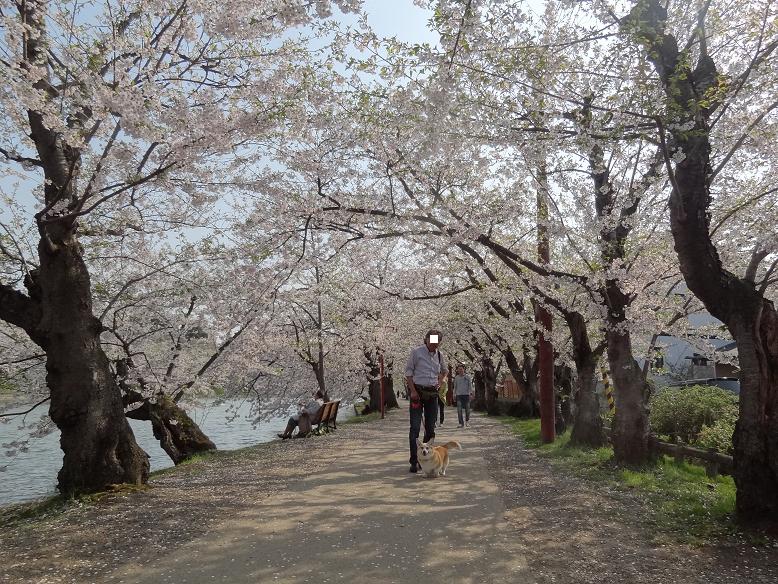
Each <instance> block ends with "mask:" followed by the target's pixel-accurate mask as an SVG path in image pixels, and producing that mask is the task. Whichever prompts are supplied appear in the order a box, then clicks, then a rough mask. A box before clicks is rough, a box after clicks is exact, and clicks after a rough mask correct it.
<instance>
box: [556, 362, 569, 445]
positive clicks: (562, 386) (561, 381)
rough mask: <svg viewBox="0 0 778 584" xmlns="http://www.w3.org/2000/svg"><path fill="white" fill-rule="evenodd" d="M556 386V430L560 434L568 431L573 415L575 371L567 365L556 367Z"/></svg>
mask: <svg viewBox="0 0 778 584" xmlns="http://www.w3.org/2000/svg"><path fill="white" fill-rule="evenodd" d="M554 387H555V388H556V391H555V392H554V408H555V413H554V430H555V431H556V435H557V436H559V435H561V434H564V433H565V432H566V431H567V426H568V424H569V423H570V422H571V419H570V418H571V416H572V413H571V398H572V397H573V396H572V394H573V372H572V371H571V370H570V368H569V367H568V366H567V365H557V366H555V367H554Z"/></svg>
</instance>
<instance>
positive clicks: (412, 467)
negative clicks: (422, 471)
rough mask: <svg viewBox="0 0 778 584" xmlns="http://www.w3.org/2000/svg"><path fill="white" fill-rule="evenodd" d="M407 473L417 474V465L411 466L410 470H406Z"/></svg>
mask: <svg viewBox="0 0 778 584" xmlns="http://www.w3.org/2000/svg"><path fill="white" fill-rule="evenodd" d="M408 472H413V473H416V472H419V465H418V464H412V465H411V468H409V469H408Z"/></svg>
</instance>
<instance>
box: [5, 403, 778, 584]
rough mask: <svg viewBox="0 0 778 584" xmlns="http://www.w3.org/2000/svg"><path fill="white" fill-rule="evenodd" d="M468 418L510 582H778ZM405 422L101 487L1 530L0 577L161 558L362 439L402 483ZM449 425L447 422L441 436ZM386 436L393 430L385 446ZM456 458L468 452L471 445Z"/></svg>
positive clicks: (356, 451) (770, 569)
mask: <svg viewBox="0 0 778 584" xmlns="http://www.w3.org/2000/svg"><path fill="white" fill-rule="evenodd" d="M474 422H475V423H474V427H473V428H472V429H471V430H470V432H471V433H470V434H469V438H468V440H476V441H477V442H476V446H477V448H476V449H475V450H476V454H475V455H476V456H478V457H479V461H480V462H479V463H478V464H479V469H480V468H481V466H482V467H483V473H482V474H484V475H486V476H483V477H480V478H481V479H483V480H484V481H485V482H484V488H485V489H491V488H492V486H493V487H494V489H495V492H496V493H497V498H498V500H499V504H500V508H499V509H498V511H499V513H500V515H501V517H500V521H501V525H500V526H499V527H500V529H499V530H500V533H502V534H503V535H504V536H505V540H504V541H502V540H501V543H500V548H501V549H500V553H501V554H503V555H505V556H510V557H513V558H515V559H516V560H517V561H520V563H521V564H522V565H523V566H525V568H526V569H525V570H523V572H522V577H521V581H522V582H537V583H552V582H554V583H560V582H561V583H570V584H572V583H582V582H584V583H586V582H611V581H614V582H615V581H623V582H635V583H642V582H646V583H647V582H652V583H660V584H671V583H675V582H678V583H681V582H683V583H697V582H699V583H703V582H705V583H719V582H720V583H725V582H737V583H743V584H746V583H748V584H751V583H753V584H768V583H769V584H775V583H776V582H778V548H774V547H759V548H754V547H751V546H748V545H745V544H737V543H735V544H730V545H727V546H707V547H691V546H687V545H682V544H664V545H657V544H656V543H654V540H653V538H652V536H651V533H649V532H648V531H647V530H645V529H643V528H641V527H640V526H641V525H642V524H645V515H644V511H643V508H642V504H641V501H640V500H639V498H637V497H630V496H629V495H624V494H623V493H610V492H601V491H600V490H598V489H597V487H596V486H594V485H592V484H589V483H587V482H586V481H582V480H580V479H573V478H570V477H566V476H564V475H563V474H561V473H560V472H558V471H556V470H555V469H553V468H552V467H551V466H550V465H549V464H548V462H547V461H545V460H543V459H540V458H537V457H536V456H535V455H534V453H532V452H531V451H528V450H525V449H523V448H522V447H521V444H520V441H519V440H518V439H517V438H516V437H515V436H512V435H511V434H510V433H509V432H508V430H507V429H506V428H505V427H504V426H503V425H502V424H500V423H498V422H496V421H494V420H490V419H488V418H483V417H478V418H476V419H475V420H474ZM405 428H407V412H406V411H405V410H404V409H403V410H401V411H394V412H391V413H390V415H388V417H387V419H386V420H384V421H377V422H372V423H368V424H354V425H343V426H341V427H340V428H339V429H338V431H337V432H334V433H331V434H328V435H326V436H322V437H316V438H312V439H307V440H291V441H285V442H281V441H274V442H271V443H268V444H264V445H260V446H259V447H255V448H251V449H246V450H244V451H240V452H238V453H235V454H229V455H222V456H219V457H216V458H214V459H211V460H209V461H208V462H207V463H195V464H192V465H188V466H184V467H179V468H177V469H175V471H172V472H168V473H165V474H162V475H160V476H157V477H155V478H154V479H153V480H152V481H151V482H150V486H151V488H150V489H149V490H147V491H145V492H140V493H130V494H110V495H105V496H104V497H102V498H101V499H100V500H99V501H98V502H96V503H92V504H88V505H80V506H79V505H73V506H70V507H69V508H67V509H66V510H65V511H64V512H57V513H55V514H52V515H51V516H50V517H47V518H43V519H38V520H36V521H34V522H26V523H22V524H17V525H13V526H2V531H1V532H0V546H1V547H0V549H1V550H2V551H0V582H12V583H16V582H19V583H22V582H23V583H25V584H28V583H33V582H35V583H40V584H44V583H47V584H48V583H70V582H73V583H85V582H116V581H117V580H116V578H115V574H119V573H125V572H127V571H128V570H130V571H131V570H132V569H133V567H137V566H154V565H155V564H157V563H163V562H164V561H165V559H167V558H170V557H174V556H176V554H180V553H181V550H184V549H189V548H187V546H190V547H191V546H197V545H199V544H198V542H207V541H208V540H209V538H211V539H213V538H214V537H215V536H216V535H217V534H219V533H220V532H222V531H223V530H224V529H225V525H230V524H231V523H233V524H236V525H237V524H238V523H239V522H240V521H241V518H244V519H245V517H247V516H250V515H251V514H256V513H257V510H258V509H261V508H262V506H263V505H264V506H265V508H267V509H271V508H272V505H271V503H273V502H274V501H283V500H284V497H285V496H286V494H287V493H290V492H293V493H301V492H304V491H305V490H307V489H308V488H309V485H311V484H319V483H322V484H324V483H325V482H326V483H327V484H329V485H330V486H332V482H333V481H334V480H337V476H338V471H339V469H342V468H347V467H348V464H349V461H353V460H358V459H359V456H360V455H361V454H360V453H364V449H365V446H366V445H371V444H375V445H381V446H382V448H384V449H387V448H388V449H389V451H390V452H393V454H392V459H393V462H392V467H391V468H390V469H389V470H388V471H387V469H386V468H383V469H381V468H380V467H381V459H380V458H379V460H378V461H376V462H377V464H376V463H372V465H370V466H369V467H365V468H366V469H368V471H370V472H374V473H375V478H374V479H371V480H379V481H381V483H382V484H383V483H387V481H386V476H390V477H393V480H394V478H396V479H397V480H398V481H399V480H400V479H402V481H407V480H408V478H409V477H412V475H408V473H407V472H406V471H407V468H406V466H407V465H406V464H405V462H404V461H405V459H406V457H407V453H406V448H407V447H406V443H405V441H404V440H402V436H403V434H404V432H406V430H405ZM455 433H456V430H455V429H450V428H448V427H446V428H445V431H444V432H441V437H442V438H446V439H448V438H449V437H454V436H455ZM387 436H391V437H392V439H391V442H389V443H387V440H386V438H387ZM397 442H400V443H399V444H398V443H397ZM463 443H464V440H463ZM376 452H378V451H376ZM457 454H458V453H455V454H454V455H453V456H454V458H453V461H452V471H453V472H452V473H449V474H450V475H451V476H452V477H453V478H448V479H440V481H441V482H440V483H438V482H437V481H429V482H419V483H417V484H418V485H420V488H421V487H424V488H426V485H428V484H433V485H436V486H437V485H438V484H440V488H445V486H444V485H446V483H444V482H443V481H444V480H450V481H456V480H457V478H456V477H457V474H456V470H457V467H456V463H457V461H456V458H455V457H456V456H457ZM463 455H464V453H463ZM467 455H468V456H474V454H473V453H472V449H470V450H469V451H468V453H467ZM381 456H384V455H383V454H381ZM355 457H356V458H355ZM465 460H467V459H466V458H463V459H462V461H465ZM470 460H471V461H472V460H474V459H470ZM397 461H400V464H398V463H397ZM462 461H460V462H461V463H462ZM344 465H345V466H344ZM379 470H380V473H379ZM387 472H388V473H389V474H387ZM381 473H383V474H381ZM462 474H464V473H462ZM382 477H383V478H382ZM412 478H416V477H412ZM324 479H327V480H326V481H325V480H324ZM419 480H421V481H424V480H423V479H419ZM398 484H399V483H398ZM448 484H450V485H453V484H455V483H454V482H452V483H448ZM403 485H407V483H406V482H403ZM359 488H360V489H369V488H370V487H369V485H367V486H365V485H362V486H360V487H359ZM332 492H337V489H336V490H335V491H332ZM413 492H415V487H414V490H413V491H411V494H413ZM328 493H330V494H331V492H330V491H328ZM346 495H347V492H346V491H345V490H344V493H343V496H344V497H345V496H346ZM352 495H353V493H352ZM484 500H485V501H486V499H484ZM344 501H345V499H344ZM416 502H417V503H418V500H417V501H416ZM429 503H430V502H427V503H425V505H426V506H424V507H417V508H418V510H419V512H421V511H422V510H423V511H425V512H430V511H434V510H435V506H434V505H430V504H429ZM335 504H337V502H335ZM362 509H363V510H364V511H363V513H364V515H365V516H367V515H368V514H369V513H370V512H371V510H370V508H369V506H366V505H365V506H363V507H362ZM352 511H353V510H352ZM354 512H356V511H354ZM491 512H492V511H490V513H491ZM373 519H375V518H373ZM390 519H391V518H390V516H389V515H387V521H388V520H390ZM258 520H259V521H261V520H262V518H261V517H259V518H258ZM371 520H372V519H371ZM376 521H378V520H376ZM392 521H394V520H392ZM371 525H372V524H371ZM372 533H374V534H376V535H375V537H376V538H377V541H376V544H377V543H378V542H380V541H383V540H382V539H381V534H382V529H381V526H379V525H375V526H373V528H372ZM384 534H385V533H384ZM443 537H446V536H445V534H444V535H443ZM473 537H477V536H476V535H475V534H474V535H473ZM368 543H369V542H368ZM368 547H369V546H368ZM396 561H398V562H403V561H406V560H404V559H403V558H398V559H397V560H396ZM441 573H443V572H441ZM458 575H459V576H458V577H457V576H456V575H455V576H454V577H453V578H451V577H449V580H448V581H451V582H467V581H469V578H470V577H471V575H470V574H466V573H465V572H463V571H460V572H459V573H458ZM475 575H477V574H475ZM190 581H191V580H190ZM195 581H197V580H195ZM203 581H213V580H212V579H210V580H203ZM257 581H259V580H257ZM278 581H283V578H282V579H281V580H278ZM297 581H305V580H304V579H303V580H297ZM333 581H339V580H338V579H337V578H335V579H334V580H333ZM344 581H345V580H344ZM352 581H353V580H352ZM399 581H403V580H402V579H401V580H399ZM480 581H481V582H488V581H490V580H487V579H482V580H480ZM491 581H496V580H491Z"/></svg>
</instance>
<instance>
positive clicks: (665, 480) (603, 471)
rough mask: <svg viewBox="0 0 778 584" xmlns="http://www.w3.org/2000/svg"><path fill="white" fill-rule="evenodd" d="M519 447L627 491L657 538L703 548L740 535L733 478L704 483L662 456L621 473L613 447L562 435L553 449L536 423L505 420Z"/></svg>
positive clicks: (699, 471) (697, 471) (698, 473)
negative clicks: (639, 502) (577, 443)
mask: <svg viewBox="0 0 778 584" xmlns="http://www.w3.org/2000/svg"><path fill="white" fill-rule="evenodd" d="M501 420H502V421H503V422H504V423H505V424H506V425H508V426H509V427H510V428H511V430H512V431H513V432H515V433H516V434H518V435H520V436H521V437H522V439H523V441H524V444H525V445H526V446H527V447H529V448H532V449H534V450H536V452H537V453H538V454H539V455H540V456H543V457H545V458H548V459H549V460H550V461H551V462H552V464H554V466H556V467H559V468H562V469H564V470H565V471H567V472H569V473H570V474H573V475H575V476H581V477H585V478H587V479H589V480H592V481H595V482H598V483H601V484H604V485H607V486H608V487H609V488H611V489H614V490H616V491H617V492H618V491H621V492H631V493H633V494H634V495H637V496H639V497H640V498H641V499H643V501H644V502H645V505H644V511H645V514H646V517H645V519H644V521H643V522H644V524H645V525H646V526H647V527H649V528H652V529H653V531H654V535H655V537H656V538H657V539H659V540H662V539H666V538H669V539H671V540H680V541H684V542H687V543H705V542H709V541H713V540H716V539H719V538H721V537H723V536H727V535H734V534H736V533H739V529H738V526H737V525H736V524H735V522H734V513H735V483H734V481H733V480H732V477H728V476H719V477H716V478H709V477H707V476H706V475H705V469H704V468H703V467H701V466H698V465H694V464H689V463H685V462H684V463H681V464H678V463H676V462H675V461H674V460H673V459H672V458H671V457H669V456H662V457H661V458H660V460H658V461H657V464H656V465H654V466H649V467H645V468H638V469H625V468H622V467H619V466H617V465H616V464H615V462H614V461H613V448H611V447H610V446H609V447H605V448H596V449H586V448H578V447H573V446H570V445H569V440H570V433H569V432H567V433H565V434H564V435H562V436H561V437H559V438H558V439H557V440H556V441H555V442H554V443H552V444H543V443H542V441H541V439H540V420H525V419H516V418H508V417H504V418H501Z"/></svg>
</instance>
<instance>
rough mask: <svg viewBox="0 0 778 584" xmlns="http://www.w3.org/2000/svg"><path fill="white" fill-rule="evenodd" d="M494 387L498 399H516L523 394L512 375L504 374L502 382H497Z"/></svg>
mask: <svg viewBox="0 0 778 584" xmlns="http://www.w3.org/2000/svg"><path fill="white" fill-rule="evenodd" d="M496 389H497V398H498V399H512V400H517V401H518V400H520V399H521V396H522V395H523V394H524V392H523V391H521V388H520V387H519V384H518V383H516V380H515V379H514V378H513V376H512V375H506V376H505V377H504V378H503V380H502V383H498V384H497V387H496Z"/></svg>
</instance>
